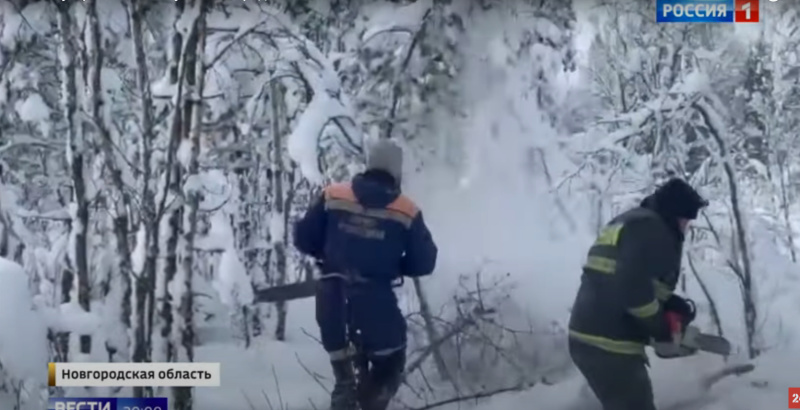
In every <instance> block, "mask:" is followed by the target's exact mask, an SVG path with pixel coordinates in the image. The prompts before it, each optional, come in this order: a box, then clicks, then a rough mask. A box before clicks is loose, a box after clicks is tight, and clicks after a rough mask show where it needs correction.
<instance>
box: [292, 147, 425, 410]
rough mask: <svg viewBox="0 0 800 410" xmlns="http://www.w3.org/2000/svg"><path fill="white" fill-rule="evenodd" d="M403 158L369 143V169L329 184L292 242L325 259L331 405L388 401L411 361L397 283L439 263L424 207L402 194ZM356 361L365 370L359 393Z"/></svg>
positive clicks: (347, 408) (323, 302) (320, 303)
mask: <svg viewBox="0 0 800 410" xmlns="http://www.w3.org/2000/svg"><path fill="white" fill-rule="evenodd" d="M402 163H403V155H402V150H401V148H400V147H398V146H397V145H395V144H393V143H392V142H390V141H389V140H380V141H378V142H377V143H374V144H372V145H371V146H370V147H369V149H368V152H367V170H366V171H365V172H364V173H362V174H359V175H357V176H356V177H355V178H353V180H352V182H351V183H340V184H333V185H330V186H328V187H326V188H325V189H324V193H323V195H322V197H321V198H320V199H319V200H318V201H317V202H316V203H314V204H313V205H312V206H311V208H309V210H308V211H307V213H306V214H305V216H304V217H303V218H302V219H301V220H300V221H298V222H297V224H296V225H295V232H294V244H295V247H296V248H297V249H298V250H299V251H300V252H302V253H304V254H307V255H310V256H312V257H314V258H316V259H317V260H318V261H321V263H320V268H321V277H320V280H319V281H318V287H317V295H316V303H317V323H318V324H319V327H320V334H321V338H322V344H323V347H324V348H325V350H326V351H327V352H328V353H329V354H330V359H331V364H332V367H333V374H334V377H335V385H334V389H333V391H332V393H331V409H332V410H352V409H355V404H356V402H358V404H360V407H361V409H362V410H384V409H385V408H386V406H387V405H388V404H389V401H390V400H391V398H392V397H393V396H394V394H395V393H396V392H397V390H398V388H399V387H400V384H401V382H402V380H401V379H402V373H403V370H404V368H405V361H406V351H405V349H406V321H405V318H404V316H403V314H402V312H401V311H400V308H399V306H398V303H397V297H396V296H395V294H394V291H393V288H392V283H393V281H395V280H396V279H399V278H401V277H403V276H406V277H419V276H424V275H429V274H430V273H432V272H433V270H434V267H435V265H436V256H437V247H436V245H435V243H434V241H433V238H432V237H431V234H430V231H429V230H428V228H427V226H426V225H425V222H424V220H423V219H422V212H420V210H419V209H418V208H417V206H416V205H415V204H414V202H412V201H411V200H410V199H409V198H407V197H406V196H404V195H402V194H401V193H400V182H401V175H402ZM351 346H354V347H355V349H351V348H350V347H351ZM353 350H355V352H354V351H353ZM356 352H357V356H356V355H355V353H356ZM355 362H358V363H360V365H359V369H360V370H361V371H364V368H365V367H367V368H368V370H367V371H366V374H365V375H363V376H362V377H359V380H358V381H359V383H358V386H357V387H358V389H357V391H356V379H355V373H354V364H355Z"/></svg>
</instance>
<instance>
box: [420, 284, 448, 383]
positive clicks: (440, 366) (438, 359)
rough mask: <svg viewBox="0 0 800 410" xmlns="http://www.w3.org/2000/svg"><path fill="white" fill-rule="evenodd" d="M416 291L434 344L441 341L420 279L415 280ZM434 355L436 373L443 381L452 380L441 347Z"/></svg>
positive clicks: (436, 348) (421, 312) (429, 336)
mask: <svg viewBox="0 0 800 410" xmlns="http://www.w3.org/2000/svg"><path fill="white" fill-rule="evenodd" d="M413 282H414V291H416V293H417V299H418V300H419V312H420V314H421V315H422V320H423V322H424V323H425V333H427V335H428V342H429V343H434V342H435V341H436V340H439V339H440V337H439V331H438V330H437V329H436V323H434V321H433V312H431V305H430V303H429V302H428V297H427V296H426V295H425V290H424V289H423V287H422V282H421V281H420V280H419V278H413ZM431 354H432V355H433V362H434V363H435V364H436V371H437V372H438V373H439V377H440V378H441V379H442V380H446V381H449V380H451V377H450V372H449V371H448V370H447V364H446V363H445V361H444V358H443V357H442V352H441V351H440V350H439V347H438V346H437V347H434V348H433V351H432V352H431Z"/></svg>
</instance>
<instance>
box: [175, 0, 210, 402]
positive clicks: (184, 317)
mask: <svg viewBox="0 0 800 410" xmlns="http://www.w3.org/2000/svg"><path fill="white" fill-rule="evenodd" d="M192 6H193V7H196V8H200V11H199V13H198V14H199V17H198V19H197V21H196V22H195V26H196V27H195V29H194V31H193V32H194V37H195V40H194V41H190V42H187V43H194V44H193V47H194V50H193V51H191V55H192V57H193V58H191V59H187V69H188V68H191V71H193V72H192V73H191V74H190V75H191V77H193V79H192V86H193V91H194V93H193V95H192V96H191V98H190V99H187V101H186V103H187V104H192V105H193V107H192V108H191V113H192V121H191V124H190V125H191V128H190V133H189V143H190V144H191V155H190V158H189V164H187V168H188V169H187V175H188V176H189V177H190V178H191V177H193V176H196V175H198V173H199V169H200V164H199V157H200V142H201V141H200V136H201V128H202V121H203V109H202V108H203V100H202V96H203V89H204V88H205V70H204V68H203V58H202V56H203V52H204V50H205V45H206V36H205V31H206V12H207V11H208V7H209V4H208V1H207V0H194V1H193V5H192ZM189 60H192V61H189ZM200 195H201V194H200V192H199V191H197V190H196V189H194V190H189V191H188V192H187V199H186V201H185V203H186V206H185V208H186V209H185V215H186V219H185V223H184V226H185V231H184V235H183V246H184V248H183V252H182V255H181V256H182V258H183V259H182V261H181V262H182V263H181V270H182V275H181V276H182V280H183V286H182V287H183V289H182V290H181V292H180V293H179V294H180V301H179V303H180V305H179V306H180V307H179V314H178V317H180V318H181V321H180V323H181V326H180V328H179V329H178V332H179V333H180V340H179V343H180V346H181V347H182V348H183V353H184V356H185V360H186V361H189V362H192V361H194V341H195V331H194V303H193V302H194V299H193V298H194V293H193V287H192V278H193V274H192V272H193V269H194V244H195V238H196V233H197V212H198V207H199V205H200V200H201V196H200ZM179 357H181V355H179ZM192 396H193V395H192V388H191V387H176V388H175V389H174V390H173V398H174V403H175V407H174V409H175V410H191V409H192V404H193V403H192Z"/></svg>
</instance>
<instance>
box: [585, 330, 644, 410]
mask: <svg viewBox="0 0 800 410" xmlns="http://www.w3.org/2000/svg"><path fill="white" fill-rule="evenodd" d="M569 354H570V356H571V357H572V361H573V362H574V363H575V366H577V367H578V370H580V372H581V373H582V374H583V377H585V378H586V381H587V382H588V383H589V387H590V388H591V389H592V391H593V392H594V394H595V396H597V398H598V400H600V403H601V404H602V405H603V410H656V406H655V403H654V400H653V386H652V384H651V382H650V376H649V375H648V374H647V359H646V358H645V357H643V356H638V355H627V354H617V353H611V352H607V351H605V350H602V349H599V348H597V347H594V346H591V345H588V344H585V343H582V342H579V341H576V340H573V339H570V340H569Z"/></svg>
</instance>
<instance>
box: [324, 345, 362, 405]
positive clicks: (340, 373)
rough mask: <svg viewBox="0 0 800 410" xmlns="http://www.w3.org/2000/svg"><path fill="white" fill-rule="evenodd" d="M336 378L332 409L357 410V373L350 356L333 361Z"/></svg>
mask: <svg viewBox="0 0 800 410" xmlns="http://www.w3.org/2000/svg"><path fill="white" fill-rule="evenodd" d="M331 367H333V377H334V379H335V382H334V385H333V391H332V392H331V409H330V410H356V408H357V397H356V375H355V371H354V370H353V362H352V361H351V360H350V358H347V359H341V360H333V361H331Z"/></svg>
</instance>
